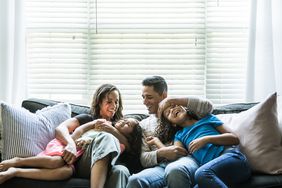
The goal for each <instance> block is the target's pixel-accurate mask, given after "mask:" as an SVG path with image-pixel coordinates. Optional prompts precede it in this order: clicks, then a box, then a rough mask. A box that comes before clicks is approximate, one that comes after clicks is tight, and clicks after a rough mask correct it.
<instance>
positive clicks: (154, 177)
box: [127, 156, 198, 188]
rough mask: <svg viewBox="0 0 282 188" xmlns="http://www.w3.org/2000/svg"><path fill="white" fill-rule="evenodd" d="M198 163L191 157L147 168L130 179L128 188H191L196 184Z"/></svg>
mask: <svg viewBox="0 0 282 188" xmlns="http://www.w3.org/2000/svg"><path fill="white" fill-rule="evenodd" d="M197 168H198V164H197V162H196V161H195V160H194V159H193V158H191V157H190V156H186V157H181V158H179V159H178V160H176V161H174V162H171V163H169V164H164V163H162V164H160V165H158V166H155V167H152V168H147V169H145V170H142V171H141V172H139V173H137V174H133V175H131V176H130V177H129V179H128V184H127V188H149V187H150V188H162V187H165V186H167V187H169V188H179V187H187V188H190V187H192V186H193V184H194V173H195V171H196V169H197Z"/></svg>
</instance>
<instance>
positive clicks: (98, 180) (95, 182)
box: [90, 155, 110, 188]
mask: <svg viewBox="0 0 282 188" xmlns="http://www.w3.org/2000/svg"><path fill="white" fill-rule="evenodd" d="M109 162H110V157H109V155H107V156H106V157H104V158H102V159H100V160H98V161H96V163H95V164H94V165H93V167H92V169H91V177H90V185H91V188H103V187H104V185H105V182H106V178H107V173H108V166H109Z"/></svg>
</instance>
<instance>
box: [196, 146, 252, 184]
mask: <svg viewBox="0 0 282 188" xmlns="http://www.w3.org/2000/svg"><path fill="white" fill-rule="evenodd" d="M250 176H251V169H250V167H249V165H248V162H247V159H246V157H245V156H244V155H243V154H242V153H240V152H239V151H237V150H235V149H234V150H232V151H228V152H226V153H224V154H222V155H221V156H219V157H217V158H215V159H213V160H212V161H210V162H208V163H206V164H204V165H203V166H201V167H200V168H199V169H198V170H197V171H196V173H195V180H196V183H197V184H198V186H199V187H209V188H223V187H224V188H227V187H228V186H230V185H236V184H239V183H241V182H243V181H245V180H247V179H248V178H249V177H250Z"/></svg>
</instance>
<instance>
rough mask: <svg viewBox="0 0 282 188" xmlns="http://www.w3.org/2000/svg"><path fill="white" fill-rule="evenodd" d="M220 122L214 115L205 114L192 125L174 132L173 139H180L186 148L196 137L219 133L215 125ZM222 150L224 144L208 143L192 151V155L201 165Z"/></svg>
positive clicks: (220, 123)
mask: <svg viewBox="0 0 282 188" xmlns="http://www.w3.org/2000/svg"><path fill="white" fill-rule="evenodd" d="M222 124H223V123H222V122H221V121H220V120H219V119H218V118H217V117H216V116H215V115H212V114H210V115H207V116H206V117H204V118H202V119H200V120H199V121H197V122H196V123H194V124H193V125H191V126H187V127H185V128H183V129H181V130H179V131H178V132H177V133H176V134H175V138H174V141H180V142H181V143H182V144H183V145H184V146H185V148H186V149H187V150H188V146H189V144H190V142H191V141H193V140H195V139H197V138H201V137H203V136H207V135H219V134H221V133H220V132H218V131H217V130H216V127H217V126H220V125H222ZM223 150H224V146H219V145H214V144H211V143H208V144H206V145H205V146H203V147H202V148H200V149H198V150H197V151H195V152H194V153H192V156H193V157H194V158H195V159H196V160H197V161H198V163H199V164H200V165H203V164H205V163H207V162H209V161H210V160H212V159H214V158H216V157H218V156H219V155H220V154H221V153H222V151H223Z"/></svg>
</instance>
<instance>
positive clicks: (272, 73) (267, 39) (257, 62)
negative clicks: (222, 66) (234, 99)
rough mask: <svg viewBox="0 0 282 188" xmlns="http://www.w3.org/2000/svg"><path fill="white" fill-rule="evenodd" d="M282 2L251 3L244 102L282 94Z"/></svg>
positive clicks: (256, 0)
mask: <svg viewBox="0 0 282 188" xmlns="http://www.w3.org/2000/svg"><path fill="white" fill-rule="evenodd" d="M281 16H282V1H279V0H269V1H263V0H253V1H252V15H251V22H250V28H251V29H250V30H251V32H250V37H249V39H250V43H249V68H248V82H247V100H248V101H261V100H262V99H264V98H265V97H266V96H268V95H269V94H270V93H273V92H275V91H277V92H278V95H279V94H280V95H281V94H282V56H281V49H282V37H281V33H282V24H281Z"/></svg>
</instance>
